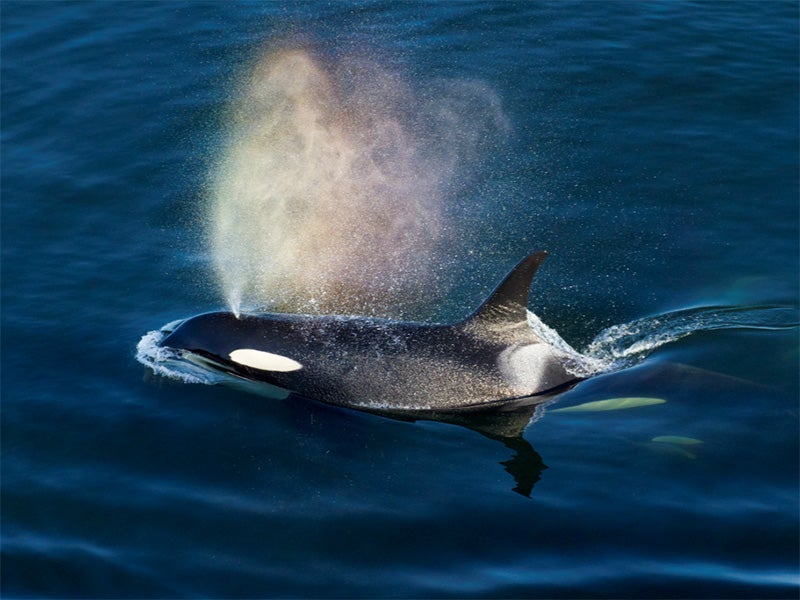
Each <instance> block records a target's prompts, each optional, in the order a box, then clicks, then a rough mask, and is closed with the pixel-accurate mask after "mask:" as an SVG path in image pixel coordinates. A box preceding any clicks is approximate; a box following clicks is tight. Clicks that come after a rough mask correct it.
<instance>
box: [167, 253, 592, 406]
mask: <svg viewBox="0 0 800 600" xmlns="http://www.w3.org/2000/svg"><path fill="white" fill-rule="evenodd" d="M546 256H547V253H546V252H537V253H534V254H531V255H530V256H528V257H527V258H525V259H524V260H522V261H521V262H520V263H519V264H518V265H517V266H516V267H515V268H514V269H513V270H512V271H511V272H510V273H509V274H508V275H507V276H506V278H505V279H504V280H503V281H502V283H500V285H499V286H498V287H497V288H496V289H495V291H494V292H492V294H491V295H490V296H489V298H488V299H487V300H486V301H485V302H484V303H483V304H482V305H481V306H480V308H478V310H476V311H475V312H474V313H473V314H472V315H471V316H470V317H468V318H467V319H465V320H463V321H460V322H457V323H454V324H449V325H438V324H422V323H411V322H404V321H393V320H387V319H377V318H366V317H343V316H307V315H296V314H273V313H260V314H245V315H241V316H236V315H234V314H233V313H230V312H212V313H206V314H201V315H198V316H196V317H192V318H190V319H187V320H185V321H183V322H182V323H180V324H179V325H178V326H177V327H176V328H175V329H174V330H172V331H171V332H170V333H169V334H168V335H167V336H166V337H165V338H164V339H163V340H162V341H161V344H160V345H161V346H162V347H164V348H169V349H172V350H173V351H175V352H176V353H177V354H178V355H179V356H180V357H181V358H182V359H186V360H189V361H191V362H195V363H201V364H204V365H210V366H212V367H213V368H216V369H219V370H223V371H225V372H227V373H230V374H232V375H236V376H238V377H241V378H243V379H246V380H249V381H252V382H258V383H261V384H266V385H265V386H263V387H265V388H266V389H271V390H275V388H278V389H277V390H275V391H277V392H279V393H283V395H288V393H289V392H291V393H295V394H299V395H302V396H304V397H307V398H311V399H315V400H320V401H323V402H326V403H328V404H333V405H338V406H347V407H351V408H358V409H362V410H367V411H375V412H387V413H394V414H398V413H400V414H403V413H406V414H409V415H411V414H419V413H439V412H441V413H453V412H461V411H476V410H485V409H489V408H491V407H495V408H496V407H499V406H509V405H513V404H514V403H517V402H521V401H523V400H525V401H526V403H527V404H531V403H534V404H535V403H538V401H543V400H545V399H547V398H548V397H550V396H552V395H554V394H556V393H559V392H561V391H564V390H565V389H567V388H569V387H571V386H573V385H575V384H576V383H577V382H578V381H579V379H580V378H579V377H577V376H576V375H574V374H572V373H570V371H569V370H568V368H567V367H568V365H569V363H570V360H571V356H570V355H569V354H567V353H566V352H564V351H561V350H559V349H557V348H555V347H553V346H551V345H549V344H548V343H546V342H545V341H543V340H542V339H541V338H540V337H538V336H537V335H536V334H535V333H534V331H533V330H532V329H531V327H530V326H529V324H528V320H527V314H528V313H527V303H528V294H529V290H530V285H531V281H532V279H533V276H534V274H535V273H536V271H537V269H538V268H539V266H540V265H541V263H542V261H543V260H544V259H545V257H546ZM271 386H274V387H271Z"/></svg>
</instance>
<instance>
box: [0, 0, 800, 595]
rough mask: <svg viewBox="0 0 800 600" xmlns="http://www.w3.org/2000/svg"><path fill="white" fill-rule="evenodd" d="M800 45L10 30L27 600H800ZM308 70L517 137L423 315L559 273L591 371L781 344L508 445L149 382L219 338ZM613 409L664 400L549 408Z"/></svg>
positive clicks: (713, 8)
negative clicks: (632, 344) (364, 64)
mask: <svg viewBox="0 0 800 600" xmlns="http://www.w3.org/2000/svg"><path fill="white" fill-rule="evenodd" d="M798 16H800V15H799V14H798V6H797V4H796V3H794V2H774V1H767V2H716V3H711V2H671V3H666V2H642V3H627V2H594V3H572V2H537V3H533V2H530V3H512V2H501V3H451V2H442V3H422V4H419V3H396V2H394V3H389V2H365V3H358V4H344V3H264V4H261V3H249V2H242V3H230V4H229V3H193V2H189V3H157V2H126V3H107V2H82V3H72V2H70V3H67V2H56V3H51V2H13V1H6V2H3V3H2V5H0V27H2V54H1V55H0V56H1V60H0V72H1V74H2V81H1V83H2V85H0V94H2V97H1V98H0V100H1V102H0V108H1V110H2V114H1V115H0V118H1V121H0V135H1V136H2V137H1V138H0V139H1V140H2V147H1V148H0V150H1V152H2V156H1V157H0V158H1V159H2V162H0V169H1V174H2V189H1V192H2V197H1V198H2V205H1V210H2V214H1V216H2V220H1V222H0V226H1V227H2V238H1V241H2V306H1V308H2V329H1V330H0V335H1V336H2V338H1V341H2V355H1V356H0V360H1V361H2V363H1V364H2V379H1V380H0V385H1V386H2V417H1V418H2V440H1V441H2V473H1V475H2V478H1V480H0V485H1V486H2V504H1V505H0V534H1V537H0V560H1V561H2V562H1V563H0V567H1V568H2V571H1V574H2V577H1V579H0V591H1V592H2V595H3V596H4V597H71V596H76V597H123V596H125V597H132V596H136V597H176V596H212V597H276V596H278V597H390V596H391V597H645V596H646V597H693V598H696V597H743V598H745V597H746V598H752V597H765V598H766V597H769V598H774V597H797V594H798V587H799V585H800V575H798V568H799V567H800V564H799V558H798V557H799V556H800V544H799V541H798V527H799V525H800V519H799V518H798V517H799V515H798V502H799V500H800V497H799V496H798V470H799V469H800V464H799V462H800V460H799V459H798V456H799V455H800V447H799V443H798V439H799V438H800V435H799V434H798V393H799V392H798V387H799V386H798V359H799V358H800V357H799V356H798V354H799V353H798V330H797V327H796V323H797V307H798V295H799V294H800V292H799V291H798V272H799V271H800V265H799V262H800V260H799V256H800V247H799V246H800V242H799V239H800V232H799V231H798V230H799V225H798V224H799V223H800V218H799V215H798V210H799V209H798V195H799V194H798V193H799V192H800V189H799V187H800V186H799V182H800V173H799V172H798V171H799V167H798V164H799V161H798V141H799V140H800V134H799V132H798V128H799V125H798V108H799V107H800V102H799V99H798V70H799V67H800V64H799V61H798V56H799V51H800V47H799V46H798V40H799V39H800V36H799V35H798ZM298 39H299V40H302V41H303V43H305V44H309V45H311V46H312V47H313V48H314V51H315V52H316V53H318V54H320V55H322V56H326V57H331V58H336V57H338V56H344V55H347V54H348V53H353V52H357V53H366V54H369V55H370V56H373V57H376V58H375V60H377V61H379V62H380V63H381V64H382V65H384V66H385V68H386V69H388V70H391V71H392V72H397V73H400V74H401V78H402V80H403V81H404V82H405V83H406V84H407V85H408V86H409V87H411V88H412V89H427V88H426V87H425V86H429V85H430V82H435V81H441V80H448V81H453V80H455V81H470V82H478V83H479V84H480V86H482V88H481V89H486V90H490V91H491V92H492V94H491V98H496V99H499V102H500V103H501V105H502V111H503V114H504V116H505V119H506V120H507V125H508V127H507V131H506V134H505V136H504V137H502V139H497V140H494V141H492V144H490V145H489V146H488V147H486V148H484V149H483V151H482V152H481V153H480V154H479V155H478V156H472V157H469V158H470V161H471V162H470V169H471V173H470V176H468V177H461V178H459V179H458V180H457V181H450V182H447V183H448V185H449V186H450V188H449V189H450V190H451V191H452V194H451V195H449V196H447V198H448V201H449V204H448V205H447V210H448V211H449V212H447V213H446V214H447V215H448V218H449V219H450V220H449V227H450V228H451V229H452V230H453V231H454V232H455V233H456V235H454V239H456V240H457V242H456V243H453V244H452V245H451V247H450V254H449V255H448V256H447V257H442V260H443V261H446V267H447V269H446V270H447V274H448V275H447V277H445V279H447V280H448V282H450V285H449V287H447V289H446V290H445V291H444V292H443V293H442V294H440V295H439V296H438V297H437V298H436V301H435V302H434V301H433V300H431V301H430V302H429V304H428V305H425V304H424V303H423V305H422V306H420V307H417V308H416V310H417V311H418V312H419V314H420V315H421V316H422V317H426V318H430V319H436V320H450V319H453V318H457V317H459V316H463V315H464V314H466V313H467V312H468V311H469V310H470V309H471V308H473V307H474V306H476V305H477V304H478V303H479V302H480V301H481V300H482V299H483V298H484V297H485V296H486V295H487V293H488V292H489V291H490V290H491V288H492V286H493V285H494V284H496V283H497V281H499V279H500V278H501V277H502V276H503V275H504V274H505V272H506V270H507V269H508V268H509V267H510V266H512V265H513V264H514V263H515V262H516V261H517V260H518V259H519V258H521V257H522V256H524V255H525V254H527V253H528V252H530V251H531V250H536V249H547V250H548V251H549V252H550V255H551V256H550V258H549V259H548V261H547V263H546V266H545V267H543V268H542V271H541V273H540V274H539V275H538V276H537V278H536V281H535V284H534V295H533V302H532V304H531V308H532V310H534V311H535V312H536V314H537V315H538V316H539V317H541V318H542V320H543V321H544V322H545V323H547V324H548V325H549V326H551V327H553V328H554V329H555V330H557V331H558V332H559V334H560V335H561V336H562V337H564V339H566V340H567V341H569V342H570V343H571V344H573V345H574V346H575V347H576V348H584V347H586V346H587V344H588V343H589V342H590V341H591V340H592V339H593V338H594V337H595V336H596V334H597V333H598V332H599V331H601V330H603V329H604V328H607V327H611V326H614V325H617V324H621V323H631V322H634V321H636V320H637V319H650V320H649V321H647V322H648V323H652V319H653V318H657V316H658V315H663V314H666V313H670V314H671V313H674V312H675V311H685V310H696V309H697V310H700V309H703V310H704V308H703V307H719V306H726V307H727V306H733V307H742V308H754V307H762V308H763V307H777V308H775V309H774V310H777V311H779V313H780V318H779V319H777V320H774V321H773V320H768V321H766V322H764V321H759V322H758V323H752V322H750V323H745V326H742V324H741V323H739V324H738V325H737V324H732V325H736V326H731V327H721V328H705V329H704V328H702V327H700V326H698V327H697V331H696V332H695V333H692V334H691V335H688V336H686V337H682V338H680V339H675V341H674V342H672V343H670V344H666V345H663V346H661V347H659V348H657V349H656V350H655V351H654V352H653V353H652V354H651V355H650V356H649V357H648V358H647V359H646V360H644V362H641V363H640V364H638V365H637V366H635V367H632V368H629V369H626V370H620V371H617V372H613V373H608V374H606V375H603V376H599V377H596V378H594V379H590V380H588V381H586V382H584V383H582V384H580V385H579V386H577V387H576V388H574V389H573V390H571V391H570V392H568V393H566V394H564V395H563V396H561V397H560V398H559V399H558V401H557V402H556V403H555V404H553V405H552V406H550V407H549V408H548V409H547V410H546V411H545V412H544V413H543V414H542V415H540V417H541V418H539V419H538V420H536V421H535V422H534V423H532V424H531V425H530V426H529V427H528V429H527V430H526V431H525V433H524V442H527V445H526V444H524V443H523V444H517V445H516V446H514V445H513V444H511V445H509V444H504V443H502V442H500V441H498V440H496V439H492V438H490V437H487V436H484V435H480V434H479V433H477V432H476V431H473V430H471V429H470V428H468V427H463V426H456V425H452V424H446V423H439V422H433V421H417V422H403V421H399V420H393V419H389V418H385V417H380V416H375V415H369V414H365V413H360V412H355V411H349V410H345V409H338V408H332V407H327V406H325V405H322V404H319V403H315V402H312V401H305V400H301V399H294V400H288V401H270V400H267V399H265V398H262V397H259V396H256V395H251V394H246V393H242V392H241V391H237V390H235V389H230V388H227V387H222V386H204V385H189V384H185V383H181V382H179V381H174V380H171V379H169V378H164V377H159V376H156V375H154V374H152V373H151V372H150V371H149V370H147V369H146V368H144V367H143V366H142V365H141V364H139V363H138V362H137V360H136V357H135V354H136V345H137V343H138V342H139V340H140V339H141V337H142V335H144V334H145V333H146V332H148V331H150V330H153V329H157V328H159V327H160V326H162V325H163V324H165V323H167V322H169V321H173V320H175V319H179V318H184V317H187V316H189V315H192V314H195V313H198V312H201V311H204V310H210V309H217V308H222V307H224V303H225V301H224V298H223V294H222V293H221V291H220V290H219V286H218V284H217V282H216V279H215V276H214V274H213V268H212V259H211V257H210V252H209V249H208V243H207V239H206V237H205V233H204V225H205V222H204V216H203V215H204V206H205V205H206V203H207V198H208V194H209V172H210V171H212V170H213V169H214V166H215V165H216V164H217V161H218V160H219V157H220V154H221V152H222V149H223V147H224V145H225V143H226V137H227V136H228V133H229V132H228V124H227V123H228V120H227V119H228V117H227V111H228V110H229V106H230V103H231V102H232V101H233V100H234V98H235V96H236V93H237V85H238V84H237V81H238V80H239V78H240V77H241V75H242V73H243V72H246V71H247V69H248V67H249V65H250V64H251V63H252V61H253V59H254V57H255V56H256V55H258V53H259V52H261V49H262V48H263V47H264V45H265V44H266V45H274V44H278V43H280V41H281V40H298ZM407 108H408V110H409V112H414V110H415V107H414V106H409V107H407ZM460 126H461V127H468V123H466V124H465V123H464V122H462V123H461V124H460ZM465 160H466V158H465ZM770 310H772V309H770ZM793 324H795V326H794V327H793V326H792V325H793ZM648 335H649V334H648ZM647 339H650V338H647ZM615 397H656V398H659V399H663V400H665V402H664V403H662V404H658V405H652V406H643V407H639V408H634V409H630V410H620V411H608V412H566V411H565V412H555V410H556V409H558V408H560V407H568V406H572V405H580V404H583V403H587V402H591V401H595V400H602V399H608V398H615ZM666 436H671V437H666ZM665 439H666V440H667V441H664V440H665ZM689 439H691V440H699V441H701V442H702V443H699V444H697V443H694V444H688V440H689ZM654 440H655V441H654ZM658 440H662V441H658ZM670 440H671V441H670ZM515 478H516V479H515ZM520 479H523V480H524V483H525V486H527V487H528V488H529V493H528V494H525V493H519V492H520V489H519V488H520ZM525 486H523V487H525ZM515 488H517V490H516V491H515Z"/></svg>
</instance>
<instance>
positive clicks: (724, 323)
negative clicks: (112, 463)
mask: <svg viewBox="0 0 800 600" xmlns="http://www.w3.org/2000/svg"><path fill="white" fill-rule="evenodd" d="M176 324H177V322H174V323H169V324H167V325H165V326H164V327H162V328H161V329H160V330H155V331H151V332H149V333H147V334H146V335H144V336H143V337H142V339H141V340H140V341H139V344H138V346H137V349H136V358H137V360H138V361H139V362H140V363H142V364H143V365H145V366H147V367H149V368H150V369H151V370H152V371H153V372H155V373H157V374H158V375H162V376H164V377H167V378H170V379H176V380H179V381H183V382H186V383H204V384H217V383H226V382H232V381H236V379H234V378H233V377H232V376H231V375H228V374H226V373H223V372H221V371H218V370H215V369H213V368H212V367H202V366H199V365H197V364H196V363H191V362H188V361H186V360H183V359H182V358H181V357H180V356H179V355H178V354H177V353H176V352H175V351H173V350H171V349H169V348H164V347H161V346H159V342H160V341H161V340H163V339H164V337H166V335H167V334H169V333H170V332H171V331H172V329H173V328H174V327H175V326H176ZM528 324H529V325H530V326H531V328H532V329H533V331H534V333H535V334H536V335H537V336H538V337H540V338H541V339H542V340H543V341H545V342H546V343H547V344H550V345H551V346H553V347H555V348H556V349H557V350H560V351H561V352H563V353H564V354H566V355H568V356H569V357H570V360H569V361H568V363H567V365H566V366H567V370H568V371H570V372H571V373H572V374H573V375H575V376H576V377H591V376H593V375H599V374H602V373H611V372H615V371H620V370H622V369H626V368H629V367H632V366H635V365H637V364H640V363H641V362H643V361H644V360H645V359H646V358H647V357H648V356H650V355H651V354H652V353H653V352H655V351H656V350H657V349H658V348H661V347H662V346H664V345H665V344H669V343H671V342H675V341H677V340H680V339H682V338H684V337H686V336H689V335H691V334H694V333H699V332H705V331H717V330H734V329H753V330H781V329H791V328H794V327H797V326H798V319H797V311H796V310H795V309H792V308H788V307H781V306H754V307H736V306H715V307H700V308H691V309H685V310H678V311H674V312H668V313H664V314H661V315H656V316H652V317H646V318H643V319H637V320H635V321H630V322H629V323H623V324H621V325H614V326H612V327H608V328H607V329H604V330H603V331H601V332H600V333H599V334H598V335H597V336H595V338H594V339H593V340H592V341H591V342H589V344H587V345H586V347H585V348H583V349H582V350H581V351H577V350H575V349H574V348H573V347H572V346H570V345H569V344H568V343H567V342H566V341H564V339H563V338H562V337H561V336H560V335H559V334H558V333H557V332H556V331H555V330H554V329H552V328H550V327H548V326H547V325H545V324H544V323H543V322H542V321H541V320H540V319H539V317H537V316H536V315H535V314H534V313H532V312H528Z"/></svg>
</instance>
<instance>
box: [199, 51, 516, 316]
mask: <svg viewBox="0 0 800 600" xmlns="http://www.w3.org/2000/svg"><path fill="white" fill-rule="evenodd" d="M230 128H231V136H230V142H229V143H228V145H227V148H226V150H225V152H224V153H223V156H222V159H221V160H220V162H219V164H218V167H217V169H216V171H215V173H214V175H213V181H212V186H211V188H212V189H211V199H210V210H209V214H208V232H209V241H210V245H211V250H212V255H213V260H214V266H215V270H216V273H217V276H218V279H219V282H220V287H221V289H222V291H223V293H224V295H225V298H226V300H227V302H228V304H229V306H230V307H231V309H232V310H233V311H234V312H235V313H237V314H238V313H239V311H240V310H242V308H243V307H245V308H250V309H252V308H255V307H258V308H264V307H267V308H270V309H272V310H281V311H295V312H309V313H328V314H331V313H338V314H346V313H351V314H363V315H371V316H402V314H403V311H404V308H405V306H406V305H407V304H408V303H409V302H413V301H415V299H419V298H431V297H432V296H435V295H436V293H437V292H441V291H442V285H441V282H437V281H436V266H437V265H439V264H440V263H442V262H444V260H443V258H442V256H441V255H442V254H443V253H442V252H441V250H442V248H443V246H444V245H445V244H446V242H447V239H448V235H449V231H448V228H447V223H446V222H445V217H444V205H445V202H446V199H447V196H448V194H449V193H452V192H453V189H454V186H455V184H456V182H457V180H458V177H459V174H463V173H464V172H465V170H467V169H469V168H470V167H471V166H473V165H474V164H475V162H476V160H477V158H478V157H479V156H480V154H481V148H482V145H484V144H485V143H486V140H487V139H492V138H493V136H500V135H502V134H503V133H504V132H505V131H507V130H508V123H507V121H506V118H505V116H504V115H503V112H502V109H501V107H500V101H499V99H498V97H497V95H496V94H495V93H494V92H493V91H492V90H491V89H490V88H488V87H487V86H486V85H485V84H482V83H480V82H474V81H437V82H433V83H430V84H429V85H427V87H426V88H425V89H423V90H414V89H412V88H411V87H410V86H409V85H408V84H407V83H406V82H405V81H404V80H403V78H402V77H400V76H399V75H398V74H396V73H392V72H390V71H388V70H387V69H384V68H382V67H381V66H379V65H378V64H377V63H375V62H374V61H370V60H366V59H364V58H353V57H350V58H346V59H340V60H329V61H327V62H324V61H323V60H321V59H319V58H318V57H316V56H314V55H313V54H312V53H311V52H310V51H308V50H306V49H302V48H290V49H280V50H273V51H267V52H265V53H264V54H263V55H262V56H261V57H260V59H259V60H258V61H256V63H255V65H254V66H253V68H252V70H251V71H250V72H249V74H248V76H247V77H246V78H245V80H244V81H243V83H242V85H241V89H240V91H239V94H238V98H237V100H236V101H235V102H234V104H233V107H232V116H231V127H230Z"/></svg>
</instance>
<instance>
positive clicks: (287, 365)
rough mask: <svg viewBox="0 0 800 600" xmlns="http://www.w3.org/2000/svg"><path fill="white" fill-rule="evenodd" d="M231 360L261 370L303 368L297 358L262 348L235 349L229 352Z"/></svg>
mask: <svg viewBox="0 0 800 600" xmlns="http://www.w3.org/2000/svg"><path fill="white" fill-rule="evenodd" d="M229 356H230V357H231V360H232V361H233V362H235V363H239V364H240V365H244V366H245V367H252V368H254V369H258V370H259V371H277V372H280V373H288V372H290V371H298V370H300V369H302V368H303V365H301V364H300V363H299V362H297V361H296V360H292V359H291V358H288V357H286V356H281V355H280V354H272V353H271V352H263V351H261V350H254V349H252V348H240V349H239V350H234V351H233V352H231V353H230V354H229Z"/></svg>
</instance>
